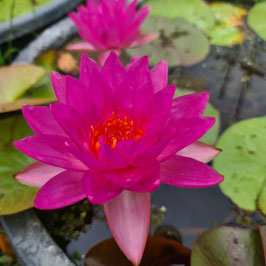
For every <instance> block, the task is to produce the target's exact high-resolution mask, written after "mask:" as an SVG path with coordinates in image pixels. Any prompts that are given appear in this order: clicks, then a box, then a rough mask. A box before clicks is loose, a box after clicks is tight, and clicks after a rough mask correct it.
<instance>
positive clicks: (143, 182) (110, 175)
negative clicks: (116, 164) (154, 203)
mask: <svg viewBox="0 0 266 266" xmlns="http://www.w3.org/2000/svg"><path fill="white" fill-rule="evenodd" d="M104 176H105V177H106V178H107V179H109V180H111V181H112V182H114V183H116V184H117V185H118V186H120V187H122V188H124V189H128V190H130V191H135V192H151V191H154V190H155V189H157V188H158V186H159V185H160V165H159V163H158V162H156V161H155V162H153V164H149V165H146V166H145V167H134V166H128V167H127V168H123V169H118V170H112V171H106V172H104Z"/></svg>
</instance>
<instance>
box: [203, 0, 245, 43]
mask: <svg viewBox="0 0 266 266" xmlns="http://www.w3.org/2000/svg"><path fill="white" fill-rule="evenodd" d="M210 8H211V10H212V12H213V14H214V17H215V25H214V27H213V28H209V29H207V30H206V31H205V33H206V34H207V35H208V36H209V37H210V42H211V44H214V45H221V46H231V45H234V44H240V43H242V42H243V41H244V39H245V34H244V32H243V30H242V29H240V28H239V27H237V26H240V25H243V23H244V21H243V17H244V16H245V15H246V14H247V11H246V10H245V9H243V8H241V7H238V6H236V5H233V4H229V3H223V2H214V3H212V4H210Z"/></svg>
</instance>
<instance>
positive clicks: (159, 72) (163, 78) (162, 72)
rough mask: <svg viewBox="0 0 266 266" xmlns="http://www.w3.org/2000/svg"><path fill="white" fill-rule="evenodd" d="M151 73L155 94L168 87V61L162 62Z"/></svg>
mask: <svg viewBox="0 0 266 266" xmlns="http://www.w3.org/2000/svg"><path fill="white" fill-rule="evenodd" d="M150 73H151V80H152V84H153V87H154V92H155V93H156V92H158V91H160V90H162V89H164V88H165V87H166V86H167V82H168V65H167V62H166V61H164V60H163V61H161V62H160V63H159V64H158V65H157V66H156V67H154V68H153V69H152V70H151V72H150Z"/></svg>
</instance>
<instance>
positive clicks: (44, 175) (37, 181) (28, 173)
mask: <svg viewBox="0 0 266 266" xmlns="http://www.w3.org/2000/svg"><path fill="white" fill-rule="evenodd" d="M63 171H65V169H63V168H59V167H55V166H51V165H48V164H44V163H41V162H35V163H33V164H31V165H29V166H28V167H26V168H25V169H23V170H22V171H20V172H18V173H16V174H15V175H14V177H15V178H16V179H17V180H18V181H19V182H20V183H22V184H24V185H28V186H31V187H42V186H43V185H44V184H45V183H46V182H47V181H49V180H50V179H51V178H53V177H54V176H56V175H58V174H59V173H61V172H63Z"/></svg>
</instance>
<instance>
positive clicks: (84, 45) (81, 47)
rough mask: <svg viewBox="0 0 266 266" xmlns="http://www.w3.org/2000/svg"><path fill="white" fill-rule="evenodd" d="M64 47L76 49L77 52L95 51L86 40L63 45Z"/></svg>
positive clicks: (70, 49)
mask: <svg viewBox="0 0 266 266" xmlns="http://www.w3.org/2000/svg"><path fill="white" fill-rule="evenodd" d="M65 49H66V50H68V51H78V52H94V51H97V48H95V47H94V46H93V45H92V44H90V43H88V42H78V43H73V44H69V45H67V46H65Z"/></svg>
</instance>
